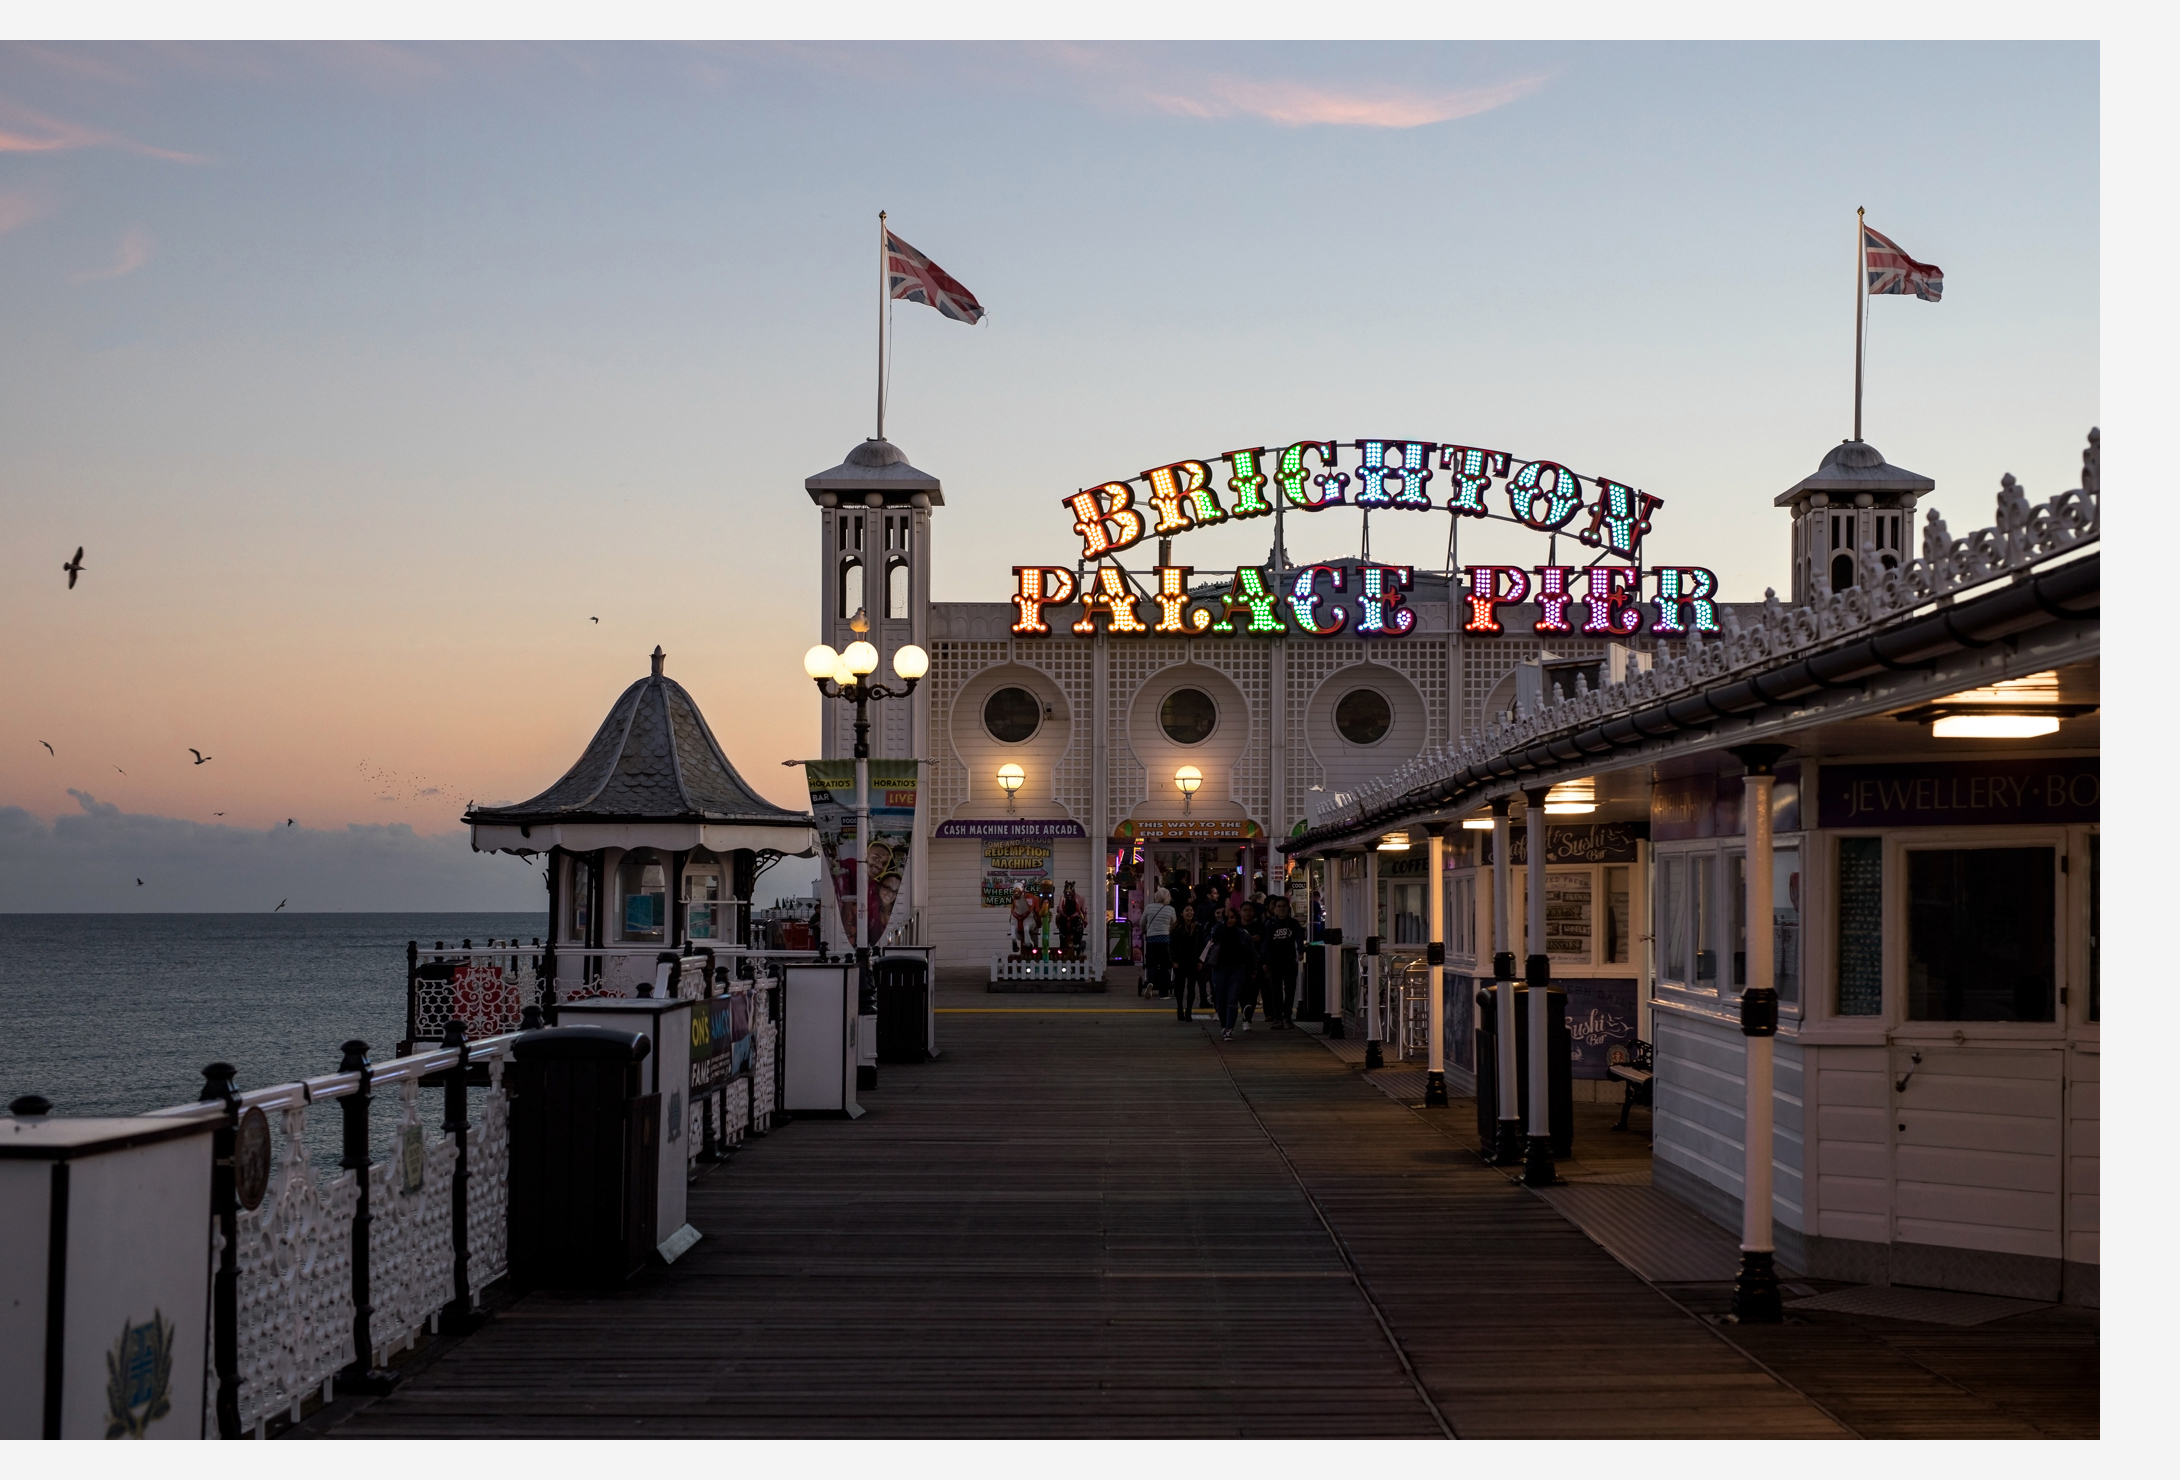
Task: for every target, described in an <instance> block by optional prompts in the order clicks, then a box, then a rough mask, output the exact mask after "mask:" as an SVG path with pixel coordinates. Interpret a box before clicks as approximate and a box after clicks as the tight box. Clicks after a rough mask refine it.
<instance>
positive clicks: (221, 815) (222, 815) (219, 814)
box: [212, 812, 227, 817]
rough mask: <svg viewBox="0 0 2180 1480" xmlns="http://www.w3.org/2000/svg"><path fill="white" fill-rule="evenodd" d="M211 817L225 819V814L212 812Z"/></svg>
mask: <svg viewBox="0 0 2180 1480" xmlns="http://www.w3.org/2000/svg"><path fill="white" fill-rule="evenodd" d="M212 815H213V816H214V817H225V816H226V815H227V814H226V813H225V812H214V813H213V814H212Z"/></svg>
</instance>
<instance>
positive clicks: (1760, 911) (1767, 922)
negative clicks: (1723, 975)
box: [1741, 774, 1779, 1298]
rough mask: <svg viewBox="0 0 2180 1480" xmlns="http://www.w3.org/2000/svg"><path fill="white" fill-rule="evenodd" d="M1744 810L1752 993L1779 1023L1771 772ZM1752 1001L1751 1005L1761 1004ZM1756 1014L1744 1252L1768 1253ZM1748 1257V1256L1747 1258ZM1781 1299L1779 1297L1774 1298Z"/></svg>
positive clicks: (1750, 793) (1764, 1097)
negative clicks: (1774, 975)
mask: <svg viewBox="0 0 2180 1480" xmlns="http://www.w3.org/2000/svg"><path fill="white" fill-rule="evenodd" d="M1744 785H1745V787H1746V790H1745V791H1744V792H1743V793H1742V797H1741V815H1742V817H1743V819H1744V827H1745V829H1746V831H1747V834H1748V918H1749V924H1748V942H1747V951H1748V992H1747V995H1748V996H1750V997H1756V995H1757V994H1758V993H1761V994H1763V995H1762V998H1761V999H1759V1000H1760V1001H1761V1002H1762V1003H1763V1004H1764V1014H1763V1016H1764V1025H1766V1026H1769V1027H1771V1028H1773V1029H1774V1030H1775V1029H1776V1027H1777V1024H1778V1019H1779V1013H1778V1001H1777V998H1776V996H1775V990H1776V988H1775V984H1774V983H1773V981H1772V964H1773V959H1772V951H1773V946H1772V928H1773V923H1774V922H1773V919H1772V901H1771V777H1770V775H1768V774H1765V775H1761V776H1756V775H1752V776H1750V777H1748V778H1747V780H1746V782H1745V783H1744ZM1756 1005H1757V1003H1754V1002H1752V1003H1749V1004H1747V1006H1751V1007H1753V1006H1756ZM1751 1019H1752V1014H1751V1013H1750V1012H1748V1011H1747V1010H1746V1008H1744V1010H1743V1012H1742V1014H1741V1025H1742V1032H1743V1033H1744V1035H1745V1036H1744V1037H1743V1038H1742V1040H1741V1041H1742V1043H1743V1044H1744V1045H1746V1047H1747V1050H1748V1070H1747V1080H1748V1105H1747V1111H1746V1116H1745V1122H1746V1135H1745V1136H1744V1137H1743V1142H1742V1146H1743V1153H1742V1154H1743V1158H1744V1160H1743V1170H1742V1180H1741V1251H1742V1253H1743V1255H1744V1256H1746V1255H1748V1254H1762V1255H1764V1256H1765V1262H1769V1258H1770V1255H1771V1252H1772V1246H1771V1155H1772V1146H1771V1140H1772V1098H1771V1058H1772V1042H1773V1035H1772V1033H1771V1032H1750V1031H1749V1030H1750V1028H1751V1027H1752V1021H1751ZM1745 1262H1746V1260H1745V1259H1744V1263H1745ZM1774 1298H1776V1297H1774Z"/></svg>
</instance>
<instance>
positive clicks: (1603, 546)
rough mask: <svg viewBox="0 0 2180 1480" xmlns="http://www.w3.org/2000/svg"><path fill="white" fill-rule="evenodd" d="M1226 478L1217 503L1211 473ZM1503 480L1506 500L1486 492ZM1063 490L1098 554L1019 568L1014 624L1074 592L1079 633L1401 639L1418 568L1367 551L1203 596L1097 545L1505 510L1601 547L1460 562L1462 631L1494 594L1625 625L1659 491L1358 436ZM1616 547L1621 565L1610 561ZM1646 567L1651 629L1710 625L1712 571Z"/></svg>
mask: <svg viewBox="0 0 2180 1480" xmlns="http://www.w3.org/2000/svg"><path fill="white" fill-rule="evenodd" d="M1343 448H1345V449H1346V450H1347V451H1348V452H1349V453H1350V454H1351V455H1352V457H1353V459H1354V461H1353V462H1352V464H1351V466H1352V467H1353V468H1354V473H1353V475H1352V476H1350V474H1349V473H1348V472H1347V471H1345V470H1344V469H1343V468H1342V467H1341V465H1340V455H1341V450H1342V449H1343ZM1213 462H1219V463H1223V464H1224V468H1225V473H1226V476H1225V478H1224V479H1223V480H1219V479H1217V478H1216V477H1215V475H1214V474H1213V472H1212V466H1211V464H1212V463H1213ZM1440 474H1443V475H1444V477H1443V479H1442V482H1441V488H1440V490H1437V491H1434V490H1433V489H1432V487H1431V483H1432V480H1433V478H1434V477H1435V476H1437V475H1440ZM1221 481H1223V485H1224V490H1225V494H1226V500H1227V501H1226V502H1223V503H1222V502H1221V501H1220V491H1219V488H1218V487H1215V486H1214V485H1215V483H1218V482H1221ZM1139 482H1140V483H1141V484H1142V485H1143V487H1142V490H1141V493H1140V497H1139V495H1138V490H1137V488H1136V486H1135V485H1136V484H1137V483H1139ZM1502 485H1503V487H1501V497H1503V499H1504V501H1505V504H1506V510H1505V512H1503V513H1502V512H1499V511H1498V510H1496V509H1494V508H1493V506H1492V503H1491V501H1490V499H1489V498H1488V497H1487V495H1489V494H1490V492H1491V490H1492V489H1493V488H1494V487H1499V486H1502ZM1060 502H1061V503H1062V504H1063V505H1064V506H1065V507H1066V508H1067V509H1068V511H1069V512H1070V513H1072V514H1073V515H1074V520H1075V526H1074V527H1075V533H1076V534H1078V535H1080V536H1081V537H1082V558H1083V560H1084V561H1085V562H1094V565H1093V567H1092V569H1091V570H1089V571H1088V572H1087V573H1085V574H1083V575H1080V576H1078V575H1077V573H1076V570H1075V568H1074V567H1072V566H1065V565H1018V566H1016V567H1014V582H1015V589H1014V595H1013V598H1012V600H1013V602H1014V606H1015V611H1016V617H1015V622H1014V631H1015V633H1016V635H1018V636H1023V637H1043V636H1049V635H1051V632H1052V627H1051V625H1050V623H1049V622H1048V621H1047V619H1046V616H1045V613H1046V612H1047V610H1049V609H1050V608H1053V607H1064V606H1070V605H1073V604H1076V603H1078V602H1079V603H1080V604H1081V608H1082V610H1081V614H1080V616H1079V617H1077V618H1076V620H1075V621H1074V622H1073V623H1071V624H1070V625H1069V630H1070V631H1073V632H1075V633H1078V634H1081V635H1085V636H1087V635H1089V634H1091V633H1094V632H1096V631H1097V630H1098V626H1099V618H1100V616H1102V617H1103V618H1104V629H1105V630H1106V631H1107V632H1110V633H1112V634H1114V635H1115V636H1122V635H1125V636H1151V635H1157V634H1169V635H1170V634H1178V635H1182V636H1191V635H1195V634H1199V633H1210V634H1216V635H1220V636H1228V635H1237V634H1257V635H1273V634H1281V633H1302V634H1305V635H1307V636H1311V637H1330V636H1333V635H1334V634H1335V633H1342V632H1344V633H1347V634H1349V635H1351V636H1356V637H1401V636H1405V635H1406V634H1407V633H1409V632H1412V631H1414V630H1415V620H1416V618H1415V612H1414V610H1413V609H1411V608H1410V607H1409V606H1408V605H1407V604H1406V596H1407V592H1408V591H1409V590H1411V589H1412V588H1413V586H1414V581H1415V568H1414V567H1413V566H1407V565H1373V564H1370V563H1369V562H1367V561H1364V562H1359V563H1356V564H1354V565H1352V566H1349V565H1306V566H1295V567H1292V568H1291V580H1292V586H1291V589H1289V590H1285V591H1282V590H1281V589H1280V582H1279V578H1278V574H1277V572H1276V571H1275V570H1274V569H1273V568H1272V567H1270V566H1243V567H1241V568H1240V569H1238V570H1236V571H1235V572H1234V574H1233V580H1232V583H1231V584H1230V586H1229V587H1228V589H1227V590H1226V591H1225V592H1224V593H1222V594H1221V595H1219V596H1218V597H1216V598H1214V599H1213V600H1212V602H1211V603H1210V604H1209V605H1199V604H1197V603H1198V602H1200V601H1202V600H1203V598H1202V596H1201V594H1200V593H1192V592H1191V591H1190V590H1189V577H1190V575H1192V574H1193V573H1194V570H1195V567H1193V566H1187V565H1157V566H1154V567H1152V569H1151V574H1150V580H1149V582H1148V584H1147V585H1144V586H1139V585H1138V584H1137V583H1136V581H1135V580H1134V579H1133V578H1131V576H1130V574H1129V572H1128V571H1127V570H1125V569H1124V568H1122V567H1121V566H1120V565H1119V564H1118V563H1117V562H1113V561H1109V560H1108V559H1107V558H1106V557H1108V556H1113V555H1118V554H1119V553H1121V552H1122V551H1124V550H1128V549H1132V548H1133V547H1134V546H1136V545H1138V544H1140V543H1141V542H1142V541H1143V540H1145V539H1147V538H1150V537H1153V536H1156V537H1158V538H1161V539H1164V538H1169V537H1171V536H1173V535H1176V534H1181V533H1184V532H1186V531H1188V530H1192V529H1207V528H1210V527H1211V526H1213V525H1218V524H1224V523H1226V522H1227V521H1228V520H1232V519H1261V518H1263V517H1264V516H1265V515H1267V514H1273V513H1278V512H1281V511H1288V512H1313V511H1315V510H1318V509H1326V508H1331V507H1333V506H1335V505H1340V506H1346V507H1353V508H1357V509H1363V510H1366V511H1367V510H1387V511H1406V512H1412V513H1425V512H1429V511H1432V510H1442V511H1444V512H1446V513H1448V514H1451V515H1452V516H1454V517H1455V518H1468V519H1504V520H1508V521H1511V522H1513V523H1516V524H1520V525H1523V526H1524V527H1526V528H1529V529H1533V530H1537V531H1539V532H1541V533H1547V534H1550V533H1558V532H1560V531H1563V530H1569V529H1570V528H1571V529H1572V532H1573V534H1574V537H1575V538H1576V539H1577V540H1579V541H1580V542H1581V543H1582V544H1584V545H1587V546H1589V547H1590V548H1591V549H1594V550H1598V551H1601V552H1602V554H1601V555H1600V556H1599V557H1598V563H1596V564H1593V565H1590V566H1587V567H1584V568H1577V567H1575V566H1571V565H1537V566H1521V565H1472V566H1469V567H1468V569H1467V573H1466V574H1467V579H1466V581H1465V582H1464V586H1465V590H1464V593H1463V595H1462V598H1461V600H1462V605H1463V606H1464V607H1465V609H1466V617H1465V619H1464V621H1463V622H1462V630H1463V631H1466V632H1475V633H1497V632H1500V631H1502V630H1503V629H1502V627H1501V626H1500V623H1499V619H1498V610H1499V608H1500V607H1502V606H1518V605H1521V604H1524V603H1531V602H1533V603H1534V604H1535V606H1536V616H1535V618H1534V621H1533V623H1532V630H1533V631H1536V632H1540V633H1562V632H1564V633H1571V632H1577V631H1579V632H1584V633H1590V634H1594V635H1602V636H1620V637H1625V636H1629V635H1631V634H1633V633H1635V632H1638V631H1641V630H1643V629H1644V613H1643V606H1644V605H1645V603H1644V600H1643V590H1642V588H1643V579H1644V575H1645V571H1644V568H1643V566H1642V564H1641V559H1640V553H1641V549H1642V539H1643V536H1644V535H1645V534H1648V533H1649V532H1650V516H1651V515H1652V514H1654V513H1655V512H1656V511H1657V510H1658V509H1659V508H1661V507H1662V506H1663V503H1664V500H1662V499H1659V498H1655V497H1653V496H1652V495H1650V494H1647V493H1644V492H1642V491H1641V490H1640V489H1637V488H1633V487H1630V486H1629V485H1627V484H1625V483H1620V482H1617V481H1615V480H1613V479H1611V478H1591V479H1587V480H1585V479H1583V478H1581V477H1579V476H1577V475H1576V474H1575V473H1574V472H1572V471H1570V470H1569V469H1567V468H1565V467H1563V466H1561V465H1560V464H1558V463H1555V462H1546V461H1542V460H1538V461H1533V462H1523V461H1521V460H1520V459H1518V458H1515V457H1513V456H1511V455H1510V454H1508V453H1504V452H1494V451H1491V450H1490V449H1488V448H1483V447H1461V446H1455V445H1453V444H1451V443H1439V442H1406V441H1395V440H1389V439H1364V440H1362V441H1357V442H1292V443H1289V444H1288V445H1287V446H1285V447H1281V448H1268V447H1245V448H1242V449H1240V450H1238V451H1234V452H1226V453H1221V454H1219V456H1218V457H1217V458H1214V459H1194V458H1191V459H1185V460H1183V461H1181V462H1175V463H1168V464H1166V465H1165V466H1164V467H1157V468H1151V469H1149V470H1147V471H1146V472H1144V473H1142V474H1140V475H1139V476H1138V477H1136V478H1130V479H1123V480H1118V481H1115V482H1111V483H1101V484H1099V485H1098V486H1097V487H1095V488H1086V489H1083V490H1082V491H1081V492H1079V493H1074V494H1070V495H1069V496H1068V497H1066V498H1064V499H1062V500H1061V501H1060ZM1585 514H1586V515H1587V516H1588V519H1587V520H1586V521H1585V522H1583V523H1581V524H1579V525H1577V524H1576V523H1575V521H1576V518H1577V516H1580V515H1585ZM1609 556H1618V557H1619V558H1620V559H1622V560H1623V561H1626V562H1628V563H1627V564H1623V565H1607V564H1605V563H1603V562H1604V559H1605V558H1606V557H1609ZM1647 574H1648V576H1649V578H1650V579H1651V580H1653V581H1655V582H1656V583H1657V590H1656V593H1655V596H1654V597H1653V598H1652V599H1651V601H1650V602H1649V603H1648V604H1649V606H1650V607H1651V615H1650V619H1649V623H1648V630H1649V631H1651V632H1653V633H1657V634H1660V635H1664V636H1685V635H1686V634H1687V633H1689V632H1691V631H1694V632H1715V631H1717V630H1718V608H1717V604H1716V602H1717V595H1718V577H1717V576H1715V575H1713V574H1712V573H1711V572H1710V571H1709V570H1706V569H1704V568H1703V567H1702V566H1696V565H1662V566H1654V567H1652V568H1651V569H1650V570H1649V571H1648V572H1647ZM1346 597H1351V598H1352V606H1351V605H1349V604H1348V602H1347V601H1345V600H1343V599H1342V598H1346ZM1214 606H1221V607H1223V608H1224V611H1223V614H1222V615H1214V612H1213V610H1212V608H1213V607H1214ZM1577 607H1579V608H1581V613H1580V615H1577V614H1576V612H1575V608H1577ZM1062 620H1063V621H1064V620H1065V619H1064V617H1063V618H1062Z"/></svg>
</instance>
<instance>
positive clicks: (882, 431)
mask: <svg viewBox="0 0 2180 1480" xmlns="http://www.w3.org/2000/svg"><path fill="white" fill-rule="evenodd" d="M1860 353H1862V349H1860V347H1857V349H1855V355H1860ZM1855 364H1857V366H1860V360H1857V362H1855ZM1860 373H1862V371H1860V368H1857V371H1855V375H1860ZM1855 386H1857V390H1855V405H1857V408H1860V405H1862V399H1860V397H1862V390H1860V386H1862V381H1860V379H1857V381H1855ZM1855 416H1857V421H1860V416H1862V412H1860V410H1857V412H1855ZM879 440H881V442H883V440H885V211H879Z"/></svg>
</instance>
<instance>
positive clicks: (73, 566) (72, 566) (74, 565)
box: [61, 545, 83, 591]
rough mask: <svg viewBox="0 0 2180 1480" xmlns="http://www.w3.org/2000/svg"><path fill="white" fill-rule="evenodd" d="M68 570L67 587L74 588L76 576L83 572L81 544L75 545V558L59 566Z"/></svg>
mask: <svg viewBox="0 0 2180 1480" xmlns="http://www.w3.org/2000/svg"><path fill="white" fill-rule="evenodd" d="M61 569H62V570H65V571H67V572H68V589H69V590H71V591H73V590H75V589H76V577H77V576H80V575H82V574H83V546H81V545H78V546H76V558H75V559H73V560H71V561H69V562H68V563H67V564H66V565H64V566H62V567H61Z"/></svg>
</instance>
